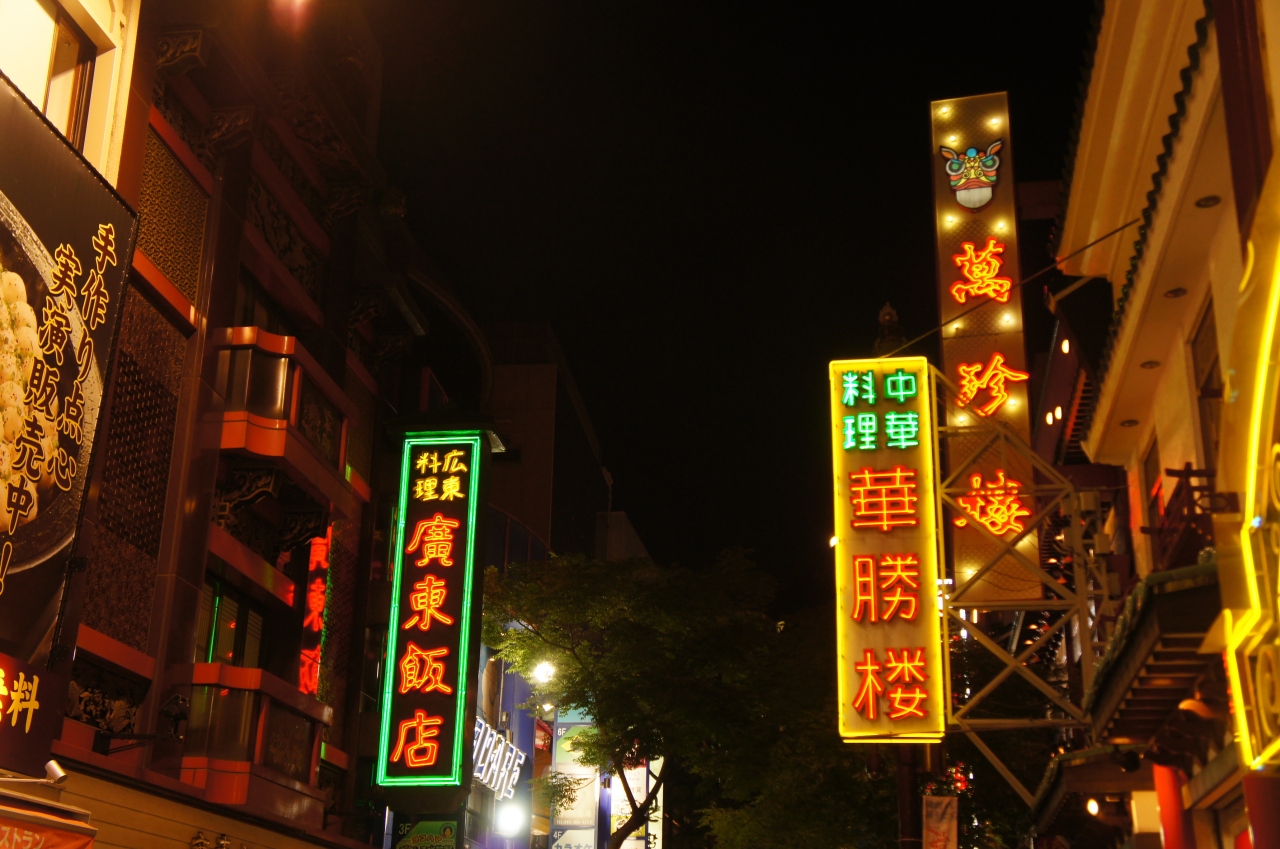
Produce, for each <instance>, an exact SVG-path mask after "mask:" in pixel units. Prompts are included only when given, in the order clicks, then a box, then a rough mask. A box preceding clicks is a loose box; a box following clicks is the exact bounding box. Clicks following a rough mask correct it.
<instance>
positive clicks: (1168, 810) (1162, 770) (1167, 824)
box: [1151, 764, 1196, 849]
mask: <svg viewBox="0 0 1280 849" xmlns="http://www.w3.org/2000/svg"><path fill="white" fill-rule="evenodd" d="M1151 775H1152V777H1153V778H1154V779H1155V785H1156V802H1157V803H1159V805H1160V831H1161V832H1163V833H1164V849H1196V834H1195V831H1194V830H1193V828H1192V825H1191V812H1190V811H1187V810H1186V809H1184V808H1183V807H1182V785H1183V784H1185V783H1186V778H1184V777H1183V775H1182V770H1180V769H1178V768H1177V767H1172V766H1161V765H1160V764H1152V766H1151Z"/></svg>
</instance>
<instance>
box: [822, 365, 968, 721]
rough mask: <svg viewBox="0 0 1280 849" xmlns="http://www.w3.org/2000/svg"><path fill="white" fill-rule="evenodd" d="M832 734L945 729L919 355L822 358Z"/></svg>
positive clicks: (934, 523) (929, 451)
mask: <svg viewBox="0 0 1280 849" xmlns="http://www.w3.org/2000/svg"><path fill="white" fill-rule="evenodd" d="M830 378H831V449H832V472H833V485H834V493H835V542H836V545H835V553H836V595H837V603H836V639H837V641H838V645H837V652H838V665H839V673H838V674H839V683H840V687H839V691H840V713H839V716H840V736H841V737H843V738H845V739H846V740H850V741H855V740H857V741H868V742H870V741H875V740H903V741H907V740H930V739H936V738H939V737H941V736H942V733H943V725H944V719H945V717H944V715H943V703H942V699H943V689H944V688H943V680H942V675H943V670H942V656H941V638H940V636H939V627H940V623H939V617H938V605H937V600H936V599H937V594H938V586H937V582H938V571H939V569H938V563H939V546H940V542H939V534H938V505H937V496H936V494H935V491H934V466H935V462H936V460H935V457H934V432H933V406H932V394H931V392H930V391H929V365H928V362H927V361H926V360H925V359H924V358H923V357H899V358H893V359H878V360H836V361H835V362H833V363H831V374H830Z"/></svg>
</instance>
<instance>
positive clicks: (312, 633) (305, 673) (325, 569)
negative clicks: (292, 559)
mask: <svg viewBox="0 0 1280 849" xmlns="http://www.w3.org/2000/svg"><path fill="white" fill-rule="evenodd" d="M332 541H333V526H332V525H330V526H329V530H328V531H327V532H326V533H325V535H324V536H322V537H316V538H315V539H313V540H311V552H310V556H309V557H308V558H307V594H306V610H307V614H306V616H305V617H304V618H303V620H302V647H301V650H300V651H299V653H298V689H299V690H301V691H302V692H304V693H309V694H311V695H313V696H314V695H315V694H316V693H318V692H320V661H321V652H322V651H323V650H324V610H325V606H326V604H327V602H328V598H329V547H330V544H331V543H332Z"/></svg>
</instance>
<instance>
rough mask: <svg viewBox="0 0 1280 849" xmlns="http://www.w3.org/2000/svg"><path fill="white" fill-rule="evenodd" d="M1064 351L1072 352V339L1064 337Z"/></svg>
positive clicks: (1065, 352)
mask: <svg viewBox="0 0 1280 849" xmlns="http://www.w3.org/2000/svg"><path fill="white" fill-rule="evenodd" d="M1062 353H1064V354H1070V353H1071V340H1070V339H1063V340H1062Z"/></svg>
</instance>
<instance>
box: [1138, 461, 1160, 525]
mask: <svg viewBox="0 0 1280 849" xmlns="http://www.w3.org/2000/svg"><path fill="white" fill-rule="evenodd" d="M1163 473H1164V469H1162V468H1160V443H1159V441H1158V440H1156V439H1152V440H1151V447H1150V448H1148V449H1147V456H1146V458H1145V459H1143V461H1142V486H1143V488H1144V489H1145V491H1146V499H1147V522H1149V523H1150V524H1151V525H1153V526H1154V525H1155V524H1156V523H1157V522H1159V521H1160V517H1161V516H1163V515H1164V498H1163V492H1162V490H1163V488H1164V474H1163Z"/></svg>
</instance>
